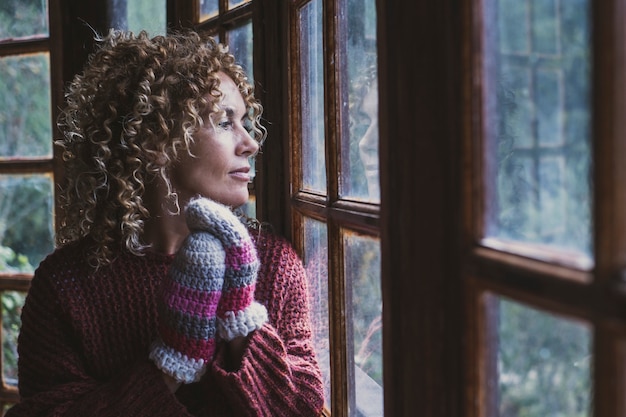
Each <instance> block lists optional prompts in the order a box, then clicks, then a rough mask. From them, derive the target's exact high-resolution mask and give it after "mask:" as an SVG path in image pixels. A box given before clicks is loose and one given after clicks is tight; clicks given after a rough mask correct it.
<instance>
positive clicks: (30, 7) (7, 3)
mask: <svg viewBox="0 0 626 417" xmlns="http://www.w3.org/2000/svg"><path fill="white" fill-rule="evenodd" d="M0 3H2V5H1V6H0V40H1V39H8V38H22V37H27V36H46V37H47V36H49V28H48V1H47V0H28V1H25V0H2V2H0Z"/></svg>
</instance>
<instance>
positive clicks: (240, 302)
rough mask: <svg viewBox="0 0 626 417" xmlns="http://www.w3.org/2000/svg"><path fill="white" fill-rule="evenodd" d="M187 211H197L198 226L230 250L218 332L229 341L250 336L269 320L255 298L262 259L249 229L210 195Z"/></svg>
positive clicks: (220, 305)
mask: <svg viewBox="0 0 626 417" xmlns="http://www.w3.org/2000/svg"><path fill="white" fill-rule="evenodd" d="M187 210H188V211H189V210H193V211H194V212H197V215H196V216H194V218H195V219H197V223H195V224H194V226H195V227H197V228H198V229H202V230H206V231H207V232H209V233H212V234H213V235H215V236H217V237H218V238H219V239H220V240H221V242H222V245H223V246H224V250H225V252H226V269H225V272H224V286H223V287H222V297H221V299H220V302H219V306H218V309H217V330H218V334H219V336H220V338H221V339H223V340H226V341H230V340H232V339H234V338H235V337H238V336H247V335H248V334H249V333H250V332H252V331H254V330H257V329H259V328H261V326H263V324H264V323H265V322H266V321H267V310H266V309H265V306H263V305H262V304H260V303H258V302H256V301H255V300H254V290H255V288H256V279H257V271H258V269H259V260H258V257H257V253H256V248H255V246H254V243H253V242H252V239H251V238H250V235H249V234H248V229H247V228H246V226H245V225H244V224H243V223H241V221H240V220H239V219H238V218H237V216H235V215H234V214H233V212H232V211H231V210H230V209H229V208H228V207H226V206H224V205H222V204H219V203H216V202H214V201H212V200H209V199H206V198H201V199H196V200H194V201H193V202H192V203H190V208H188V209H187Z"/></svg>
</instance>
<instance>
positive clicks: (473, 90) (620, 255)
mask: <svg viewBox="0 0 626 417" xmlns="http://www.w3.org/2000/svg"><path fill="white" fill-rule="evenodd" d="M484 7H486V6H485V4H484V3H483V2H482V1H480V0H476V1H473V2H468V4H467V5H466V8H465V10H464V19H465V20H464V22H465V23H464V26H463V27H464V33H465V37H464V39H465V42H464V44H463V46H464V51H465V53H464V62H463V64H464V67H465V68H466V72H465V77H464V80H463V85H464V89H463V90H464V93H465V94H464V100H463V103H464V109H463V113H464V121H465V122H464V124H463V126H464V137H465V139H464V148H463V149H464V152H465V159H464V164H463V166H464V167H466V168H468V169H467V171H466V173H467V174H469V175H465V183H464V184H463V187H464V212H465V214H464V233H463V235H464V244H465V247H464V253H463V255H464V256H463V272H462V274H461V279H462V281H463V289H464V293H465V304H466V310H465V316H466V319H465V320H464V325H465V327H466V329H465V334H466V335H467V340H468V343H467V346H468V349H467V351H466V355H465V357H464V363H465V365H464V369H465V375H466V377H467V379H466V381H467V382H466V384H467V386H466V390H465V393H466V395H465V398H466V401H465V404H464V411H465V412H464V415H466V416H475V417H479V416H481V417H482V416H491V415H495V414H494V413H495V410H496V408H495V407H496V404H495V400H494V398H493V395H491V394H493V393H492V389H491V390H490V387H493V385H492V384H493V383H494V382H495V381H494V377H495V375H496V370H495V369H493V367H492V366H491V365H490V364H489V363H490V362H493V360H490V359H492V358H493V356H492V355H493V352H491V348H490V339H491V337H490V336H489V335H491V334H492V333H493V329H491V328H490V327H493V326H490V322H489V317H488V316H489V314H488V312H486V309H487V308H488V307H487V306H485V304H484V295H485V293H487V292H491V293H493V294H496V295H503V296H508V297H512V298H513V299H515V300H516V301H519V302H522V303H524V304H527V305H529V306H532V307H537V308H541V309H544V310H545V311H547V312H549V313H554V314H557V315H560V316H563V317H567V318H572V319H580V320H585V321H587V322H588V323H589V324H590V325H591V326H592V332H591V338H592V346H593V347H592V349H593V364H592V366H591V369H592V370H593V371H592V377H591V381H592V382H591V383H592V387H593V389H592V395H593V399H592V404H593V410H592V413H593V415H594V416H596V417H609V416H612V417H616V416H621V415H624V414H625V413H626V408H625V407H626V401H625V400H624V394H623V393H624V391H626V350H625V349H624V344H625V340H626V314H625V313H626V308H625V307H624V306H625V305H626V291H625V287H626V285H625V284H624V282H626V281H625V278H626V277H625V276H624V274H623V271H625V270H626V269H625V267H626V233H625V232H626V228H625V227H624V226H625V225H626V165H625V164H624V163H623V158H624V156H625V155H626V144H625V143H624V140H623V138H624V133H626V121H625V120H624V118H623V115H622V114H621V113H623V110H624V108H625V104H626V76H625V75H624V74H625V71H626V55H625V54H624V52H623V51H624V47H626V39H625V35H626V32H624V29H623V18H624V15H625V13H626V3H625V2H623V1H621V0H610V1H606V2H591V16H590V18H591V27H592V45H591V47H592V68H593V69H592V79H591V80H590V81H591V84H592V101H591V108H592V110H591V111H592V119H593V127H592V132H591V142H592V144H593V151H592V153H593V155H592V158H593V162H592V164H591V169H592V181H593V184H594V187H593V189H594V197H593V201H592V202H589V203H590V204H591V205H592V207H593V211H594V215H593V224H594V227H593V228H594V233H593V235H592V236H593V243H594V247H595V249H594V253H593V258H594V262H595V265H594V267H593V268H592V269H590V270H586V269H584V268H580V267H577V266H576V265H573V264H571V265H567V263H568V262H567V260H566V261H565V262H564V263H563V262H558V261H555V260H553V261H549V260H540V259H537V258H536V257H534V256H533V255H536V252H534V250H533V248H532V247H531V248H530V249H531V250H530V251H528V253H529V254H530V256H532V257H528V256H525V254H524V253H523V252H520V251H519V249H520V248H523V246H524V245H521V246H520V247H517V248H511V247H506V246H504V247H502V248H494V247H490V246H489V245H486V244H485V242H484V240H483V238H482V237H483V236H482V233H483V232H482V231H483V220H482V215H483V210H484V207H482V204H481V202H482V201H484V199H485V193H486V190H485V186H484V185H483V184H484V183H483V176H484V175H485V170H484V169H483V155H484V150H483V149H482V146H483V145H482V143H483V141H484V139H483V138H484V137H485V128H484V123H485V122H484V120H485V117H484V114H483V110H482V109H483V104H482V97H483V96H484V87H483V83H482V80H481V78H482V77H484V76H485V75H484V73H483V70H482V57H483V54H484V53H485V48H484V46H483V44H482V37H483V33H482V31H483V27H484V24H485V21H484V18H483V16H484V12H483V8H484ZM516 252H517V253H516ZM533 252H534V253H533Z"/></svg>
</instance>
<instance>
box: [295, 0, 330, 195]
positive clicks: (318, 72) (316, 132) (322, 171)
mask: <svg viewBox="0 0 626 417" xmlns="http://www.w3.org/2000/svg"><path fill="white" fill-rule="evenodd" d="M300 24H301V28H300V51H301V58H300V59H301V62H300V68H301V73H302V80H301V86H302V92H301V94H300V96H301V105H302V177H303V178H302V182H303V184H304V187H305V188H307V189H310V190H314V191H320V192H322V193H325V192H326V163H325V151H324V68H323V65H322V64H323V39H322V34H323V33H324V31H323V26H322V1H321V0H313V1H311V2H309V3H307V4H306V6H304V7H303V8H302V9H301V10H300Z"/></svg>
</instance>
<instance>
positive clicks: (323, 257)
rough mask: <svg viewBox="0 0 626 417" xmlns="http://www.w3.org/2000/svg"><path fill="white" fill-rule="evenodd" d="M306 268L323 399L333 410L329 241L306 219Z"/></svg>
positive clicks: (320, 226) (323, 230) (318, 226)
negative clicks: (329, 311)
mask: <svg viewBox="0 0 626 417" xmlns="http://www.w3.org/2000/svg"><path fill="white" fill-rule="evenodd" d="M304 242H305V245H304V265H305V269H306V273H307V278H308V280H309V282H308V287H309V305H310V308H311V312H310V313H311V325H312V331H313V343H314V345H315V352H316V353H317V359H318V362H319V364H320V368H321V370H322V376H323V378H324V394H325V395H324V396H325V398H326V406H327V407H328V408H329V409H330V375H331V373H330V356H329V355H330V344H329V339H330V335H329V328H328V320H329V314H328V240H327V230H326V225H325V224H324V223H322V222H318V221H316V220H312V219H310V218H305V220H304Z"/></svg>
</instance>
